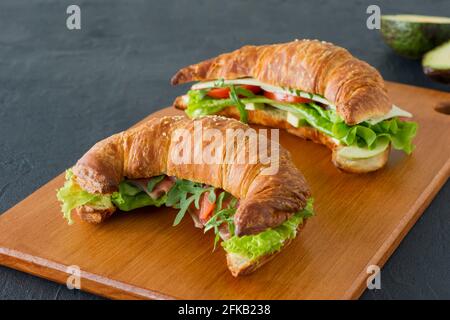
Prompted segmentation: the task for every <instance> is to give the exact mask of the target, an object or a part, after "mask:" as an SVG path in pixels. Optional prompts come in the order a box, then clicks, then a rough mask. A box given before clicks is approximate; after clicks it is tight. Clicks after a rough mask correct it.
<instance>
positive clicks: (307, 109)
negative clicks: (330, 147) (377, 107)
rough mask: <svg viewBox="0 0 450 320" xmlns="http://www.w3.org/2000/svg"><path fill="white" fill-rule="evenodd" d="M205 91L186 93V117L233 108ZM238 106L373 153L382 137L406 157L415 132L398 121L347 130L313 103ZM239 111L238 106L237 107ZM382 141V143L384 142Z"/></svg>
mask: <svg viewBox="0 0 450 320" xmlns="http://www.w3.org/2000/svg"><path fill="white" fill-rule="evenodd" d="M206 92H207V91H206V90H190V91H189V92H188V97H189V102H188V107H187V109H186V113H187V115H188V116H189V117H191V118H196V117H200V116H205V115H209V114H215V113H217V112H219V111H221V110H223V109H224V108H226V107H229V106H235V105H236V102H235V99H234V100H233V99H214V98H211V97H208V96H207V95H206ZM239 100H240V102H241V103H242V104H243V105H245V104H247V103H259V104H266V105H270V106H272V107H275V108H277V109H280V110H284V111H288V112H291V113H294V114H296V115H297V116H299V117H300V118H302V119H304V122H305V123H306V124H307V125H309V126H312V127H314V128H316V129H317V130H319V131H321V132H323V133H324V134H326V135H328V136H330V137H333V138H335V139H337V140H339V141H340V142H341V143H342V144H343V145H346V146H357V147H359V148H367V149H370V150H371V149H373V148H375V146H376V145H377V141H379V139H381V138H382V137H385V138H388V139H389V141H390V142H391V143H392V146H393V148H394V149H397V150H402V151H404V152H406V153H407V154H410V153H411V152H412V151H413V149H414V145H413V144H412V140H413V138H414V137H415V135H416V132H417V127H418V125H417V123H415V122H408V121H401V120H399V119H398V118H392V119H387V120H384V121H381V122H379V123H377V124H375V125H371V124H369V123H368V122H362V123H359V124H357V125H353V126H349V125H347V124H345V122H344V121H343V120H342V118H341V117H340V116H339V115H338V114H337V113H336V111H335V110H333V109H324V108H322V107H320V106H319V105H317V104H316V103H314V102H311V103H284V102H278V101H274V100H271V99H268V98H266V97H264V96H248V97H245V98H240V99H239ZM240 107H241V108H242V106H240ZM385 138H383V139H385Z"/></svg>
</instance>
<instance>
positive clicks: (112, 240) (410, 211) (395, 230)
mask: <svg viewBox="0 0 450 320" xmlns="http://www.w3.org/2000/svg"><path fill="white" fill-rule="evenodd" d="M388 87H389V93H390V96H391V98H392V100H393V102H394V103H395V104H397V105H399V106H401V107H403V108H405V109H407V110H408V111H410V112H412V113H413V114H414V116H415V118H414V120H415V121H417V122H419V125H420V128H419V133H418V136H417V138H416V139H415V144H416V146H417V147H416V150H415V152H414V153H413V155H412V156H406V155H405V154H403V153H401V152H397V151H394V152H392V154H391V158H390V160H389V162H388V165H387V167H386V168H384V169H382V170H380V171H378V172H375V173H370V174H366V175H355V174H348V173H343V172H340V171H339V170H337V169H336V168H335V167H334V166H333V165H332V164H331V161H330V152H329V151H328V149H326V148H325V147H322V146H320V145H316V144H314V143H311V142H307V141H303V140H301V139H298V138H296V137H294V136H291V135H289V134H287V133H285V132H282V133H281V135H280V138H281V143H282V144H283V145H284V146H285V147H286V148H288V149H289V150H290V151H291V153H292V155H293V158H294V161H295V163H296V165H297V166H298V168H299V169H300V170H301V171H302V172H303V173H304V175H305V176H306V178H307V180H308V182H309V184H310V185H311V188H312V191H313V196H314V198H315V211H316V216H315V217H314V218H312V219H310V221H309V223H308V226H307V227H306V228H305V229H304V231H303V232H302V233H301V234H300V235H299V237H298V238H297V239H296V240H295V241H294V242H293V244H292V245H291V246H290V247H288V248H287V249H286V250H284V251H283V252H282V253H281V254H280V255H278V256H277V257H276V259H274V260H273V261H272V262H271V263H269V264H267V265H266V266H264V267H263V268H261V269H260V270H258V271H257V272H255V273H253V274H251V275H249V276H246V277H242V278H237V279H236V278H233V277H232V276H231V275H230V273H229V271H228V269H227V267H226V262H225V254H224V252H223V251H222V250H221V249H219V250H216V251H214V252H213V251H212V245H213V238H212V235H211V234H203V232H202V231H200V230H199V229H196V228H194V226H193V223H192V221H191V220H190V219H184V221H183V222H182V223H181V224H180V225H179V226H177V227H172V222H173V219H174V217H175V211H174V210H172V209H169V208H159V209H158V208H143V209H140V210H136V211H134V212H132V213H126V214H125V213H124V214H116V215H115V216H114V217H113V218H112V219H110V220H109V221H108V222H106V223H105V224H103V225H99V226H94V225H89V224H85V223H82V222H80V221H77V222H76V223H75V224H74V225H73V226H68V225H67V224H66V222H65V221H64V220H63V219H62V214H61V212H60V208H59V204H58V202H57V200H56V197H55V190H56V189H57V188H58V187H60V186H61V185H62V183H63V175H60V176H58V177H57V178H55V179H54V180H52V181H50V182H49V183H47V184H46V185H44V186H43V187H41V188H40V189H39V190H37V191H36V192H34V193H33V194H32V195H30V196H29V197H28V198H26V199H25V200H23V201H22V202H20V203H19V204H17V205H16V206H14V207H13V208H11V209H10V210H8V211H7V212H6V213H5V214H3V215H2V216H1V217H0V263H1V264H3V265H6V266H9V267H11V268H15V269H18V270H22V271H25V272H28V273H31V274H34V275H37V276H40V277H44V278H47V279H51V280H54V281H57V282H60V283H65V282H66V279H67V277H68V273H67V272H68V267H69V266H78V267H79V268H80V270H81V278H82V279H81V289H82V290H86V291H89V292H93V293H96V294H99V295H102V296H106V297H110V298H149V299H171V298H175V299H177V298H181V299H316V298H318V299H354V298H358V297H359V296H360V294H361V293H362V292H363V290H364V289H365V287H366V280H367V277H368V274H367V267H368V266H370V265H378V266H380V267H381V266H382V265H383V264H384V263H385V261H386V260H387V259H388V258H389V256H390V255H391V253H392V252H393V250H395V248H396V247H397V246H398V244H399V242H400V241H401V240H402V239H403V237H404V236H405V234H406V233H407V232H408V230H409V229H410V228H411V226H412V225H413V224H414V222H415V221H416V220H417V218H418V217H419V216H420V215H421V213H422V212H423V211H424V209H425V208H426V207H427V206H428V204H429V203H430V201H431V200H432V198H433V197H434V195H435V194H436V193H437V191H438V190H439V188H440V187H441V186H442V185H443V183H444V182H445V181H446V180H447V179H448V177H449V173H450V160H449V159H450V141H449V140H450V139H449V136H450V115H449V114H448V113H449V112H448V111H449V109H450V106H449V107H446V106H448V105H450V94H448V93H444V92H438V91H433V90H428V89H422V88H417V87H412V86H406V85H401V84H396V83H388ZM436 108H439V110H440V112H438V111H436V110H435V109H436ZM179 113H180V112H179V111H176V110H174V109H171V108H167V109H163V110H161V111H159V112H157V113H155V114H153V115H151V117H159V116H163V115H171V114H179ZM80 156H81V155H80Z"/></svg>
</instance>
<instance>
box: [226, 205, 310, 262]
mask: <svg viewBox="0 0 450 320" xmlns="http://www.w3.org/2000/svg"><path fill="white" fill-rule="evenodd" d="M312 215H314V211H313V199H312V198H310V199H308V202H307V205H306V208H305V209H303V210H302V211H300V212H298V213H296V214H294V215H293V216H292V217H291V218H289V219H288V220H286V221H285V222H284V223H283V224H281V225H279V226H278V227H275V228H272V229H267V230H265V231H263V232H261V233H258V234H256V235H248V236H242V237H238V236H233V237H231V238H230V239H228V240H226V241H223V242H222V246H223V248H224V249H225V251H226V252H228V253H235V254H239V255H242V256H244V257H246V258H248V259H250V260H255V259H257V258H259V257H260V256H263V255H266V254H271V253H274V252H277V251H279V250H280V249H281V248H282V247H283V245H284V243H285V242H286V240H288V239H292V238H295V236H296V235H297V228H298V226H299V225H300V224H301V223H303V220H304V219H307V218H309V217H311V216H312Z"/></svg>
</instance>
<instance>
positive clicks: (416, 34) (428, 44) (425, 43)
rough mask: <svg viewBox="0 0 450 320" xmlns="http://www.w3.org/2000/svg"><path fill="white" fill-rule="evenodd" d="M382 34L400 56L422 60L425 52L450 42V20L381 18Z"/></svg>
mask: <svg viewBox="0 0 450 320" xmlns="http://www.w3.org/2000/svg"><path fill="white" fill-rule="evenodd" d="M381 34H382V36H383V39H384V41H385V42H386V43H387V44H388V45H389V46H390V47H391V48H392V49H394V51H395V52H397V53H398V54H400V55H402V56H405V57H408V58H420V57H421V56H422V55H423V54H424V53H425V52H427V51H429V50H431V49H433V48H434V47H436V46H437V45H439V44H441V43H443V42H445V41H447V40H450V18H448V17H432V16H417V15H403V14H402V15H384V16H381Z"/></svg>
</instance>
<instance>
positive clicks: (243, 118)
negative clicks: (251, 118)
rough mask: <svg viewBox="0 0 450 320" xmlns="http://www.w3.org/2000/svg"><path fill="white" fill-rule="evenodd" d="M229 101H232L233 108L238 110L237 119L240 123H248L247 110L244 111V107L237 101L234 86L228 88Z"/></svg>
mask: <svg viewBox="0 0 450 320" xmlns="http://www.w3.org/2000/svg"><path fill="white" fill-rule="evenodd" d="M241 91H242V90H241ZM230 99H231V100H233V104H234V106H235V107H236V108H237V109H238V110H239V117H240V120H241V122H243V123H247V122H248V113H247V110H245V105H244V104H243V103H242V102H241V100H240V99H239V97H238V95H237V93H236V88H235V87H234V86H230Z"/></svg>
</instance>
